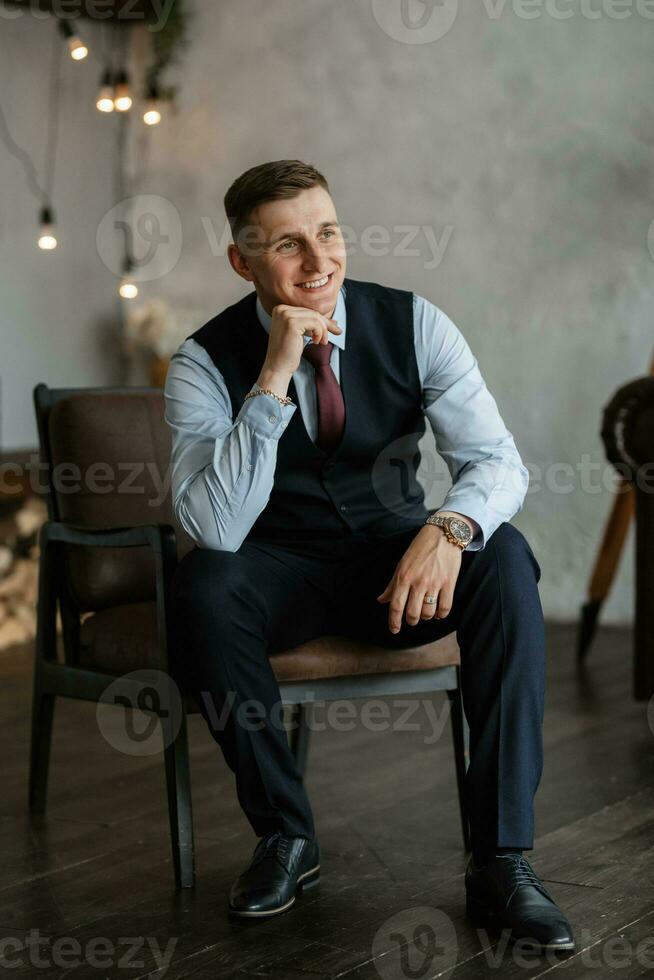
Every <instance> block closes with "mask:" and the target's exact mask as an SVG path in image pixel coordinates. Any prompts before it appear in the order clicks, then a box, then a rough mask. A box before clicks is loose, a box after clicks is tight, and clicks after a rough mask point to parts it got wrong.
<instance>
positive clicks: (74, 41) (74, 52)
mask: <svg viewBox="0 0 654 980" xmlns="http://www.w3.org/2000/svg"><path fill="white" fill-rule="evenodd" d="M68 50H69V51H70V56H71V58H72V59H73V61H81V60H82V58H86V56H87V54H88V53H89V49H88V48H87V46H86V45H85V44H83V43H82V42H81V41H80V39H79V38H78V37H77V35H75V36H73V37H69V38H68Z"/></svg>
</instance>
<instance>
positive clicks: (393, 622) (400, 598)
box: [388, 585, 409, 633]
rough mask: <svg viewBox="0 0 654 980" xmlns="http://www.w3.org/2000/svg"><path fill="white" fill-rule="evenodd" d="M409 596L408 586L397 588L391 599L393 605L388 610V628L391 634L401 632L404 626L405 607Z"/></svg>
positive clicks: (397, 586)
mask: <svg viewBox="0 0 654 980" xmlns="http://www.w3.org/2000/svg"><path fill="white" fill-rule="evenodd" d="M408 595H409V589H408V588H407V586H406V585H396V586H395V588H394V590H393V595H392V598H391V604H390V607H389V610H388V628H389V630H390V631H391V633H399V632H400V628H401V626H402V616H403V615H404V607H405V606H406V600H407V597H408Z"/></svg>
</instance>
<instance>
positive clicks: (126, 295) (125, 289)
mask: <svg viewBox="0 0 654 980" xmlns="http://www.w3.org/2000/svg"><path fill="white" fill-rule="evenodd" d="M131 272H132V263H131V262H130V260H129V259H128V258H126V259H125V261H124V263H123V278H122V279H121V280H120V286H119V287H118V292H119V293H120V295H121V296H122V298H123V299H135V298H136V297H137V296H138V294H139V291H138V286H137V285H136V283H135V282H134V279H133V278H132V275H131Z"/></svg>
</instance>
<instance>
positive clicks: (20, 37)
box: [0, 10, 123, 451]
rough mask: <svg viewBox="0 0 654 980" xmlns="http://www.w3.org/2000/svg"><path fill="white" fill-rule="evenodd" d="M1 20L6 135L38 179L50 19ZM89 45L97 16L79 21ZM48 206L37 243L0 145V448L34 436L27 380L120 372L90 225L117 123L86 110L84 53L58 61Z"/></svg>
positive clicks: (97, 212)
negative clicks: (47, 234)
mask: <svg viewBox="0 0 654 980" xmlns="http://www.w3.org/2000/svg"><path fill="white" fill-rule="evenodd" d="M13 13H14V14H20V16H16V17H15V19H14V18H12V19H7V17H6V11H5V12H4V14H3V18H2V20H1V21H0V93H1V95H0V99H1V100H2V107H3V110H4V113H5V116H6V119H7V124H8V126H9V128H10V130H11V134H12V136H13V138H14V139H15V140H16V142H17V143H18V144H20V145H21V146H22V147H24V148H25V149H26V150H28V151H29V153H30V154H31V156H32V158H33V160H34V164H35V166H36V168H37V172H38V175H39V178H40V179H41V180H43V168H44V158H45V146H46V121H47V118H48V98H49V85H50V78H51V57H52V50H53V43H54V38H55V37H56V34H55V27H54V24H53V23H52V21H51V20H50V19H43V18H42V17H38V18H35V17H32V16H30V15H28V14H27V13H24V12H23V11H15V10H14V11H13ZM84 36H85V37H86V38H88V40H89V43H90V44H91V46H92V47H93V49H94V50H95V51H96V52H97V50H98V42H99V37H98V25H97V24H95V23H85V24H84ZM62 69H63V70H62V75H61V106H60V119H59V134H60V135H59V149H58V154H57V166H56V171H55V185H54V194H53V200H54V207H55V212H56V220H57V238H58V242H59V244H58V247H57V248H56V249H54V250H53V251H51V252H43V251H41V250H40V249H39V248H37V246H36V240H37V237H38V235H37V232H38V212H39V208H40V202H39V201H38V200H37V199H35V198H34V197H33V196H32V194H31V193H30V192H29V190H28V187H27V184H26V181H25V179H24V176H23V170H22V167H21V166H20V164H19V162H18V161H17V160H16V159H14V157H13V156H11V155H9V153H7V151H6V150H5V148H4V146H3V145H1V144H0V378H1V382H2V399H1V405H0V408H1V410H2V419H1V428H0V451H7V450H10V449H16V448H31V447H33V446H35V445H36V428H35V424H34V420H33V410H32V402H31V399H32V388H33V386H34V385H35V384H36V383H37V382H39V381H44V382H46V383H48V384H51V385H62V386H63V385H83V384H91V385H94V384H108V383H112V382H115V381H118V380H120V378H121V376H122V373H123V366H122V356H121V347H120V308H119V302H118V301H117V298H116V297H117V293H116V288H117V285H116V284H117V279H116V278H115V276H114V274H113V273H112V272H111V270H110V269H109V268H107V266H106V265H105V264H104V263H103V262H102V261H100V259H99V257H98V253H97V250H96V230H97V227H98V224H99V222H100V220H101V218H102V216H103V214H105V212H106V211H107V210H108V209H109V208H110V207H111V204H112V203H113V194H114V176H115V170H114V160H115V146H116V139H115V136H116V127H117V125H118V120H116V119H113V118H111V117H106V116H101V114H100V113H99V112H98V111H97V109H96V108H95V99H96V94H97V87H98V79H99V74H100V67H99V64H98V62H97V60H96V59H95V58H94V57H91V56H89V57H87V58H86V59H85V60H84V61H83V62H77V63H76V62H73V61H72V60H71V59H70V57H68V56H67V55H66V56H65V57H64V59H63V63H62Z"/></svg>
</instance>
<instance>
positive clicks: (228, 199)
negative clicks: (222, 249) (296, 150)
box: [224, 160, 329, 244]
mask: <svg viewBox="0 0 654 980" xmlns="http://www.w3.org/2000/svg"><path fill="white" fill-rule="evenodd" d="M318 185H319V186H320V187H324V188H325V190H326V191H327V193H329V185H328V183H327V180H326V179H325V177H323V175H322V174H321V173H320V171H319V170H316V168H315V167H313V166H311V164H310V163H302V161H301V160H273V161H272V162H271V163H261V164H259V166H257V167H251V168H250V170H246V171H245V173H243V174H241V176H240V177H237V179H236V180H235V181H234V183H233V184H232V186H231V187H230V188H229V190H228V191H227V193H226V194H225V201H224V203H225V212H226V214H227V220H228V221H229V225H230V228H231V229H232V238H233V239H234V242H236V243H237V244H238V242H237V238H238V236H239V234H240V233H241V231H242V229H243V228H244V226H245V225H246V224H247V223H248V219H249V218H250V215H251V214H252V212H253V211H254V209H255V208H256V207H258V206H259V205H260V204H265V202H266V201H280V200H284V199H287V198H291V197H297V195H298V194H299V193H300V191H303V190H306V189H307V188H309V187H316V186H318Z"/></svg>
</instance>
